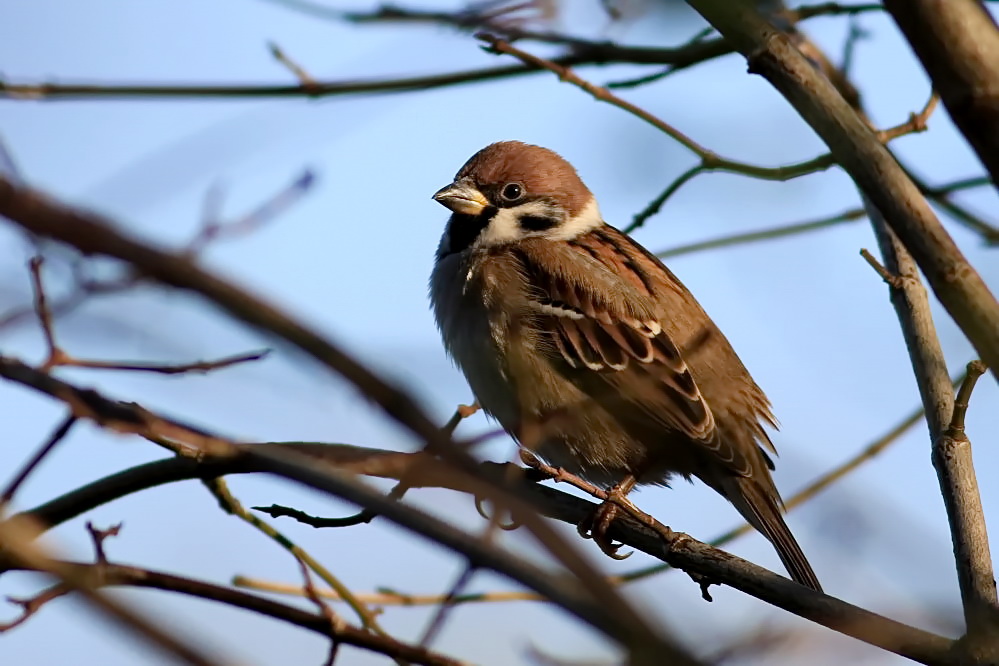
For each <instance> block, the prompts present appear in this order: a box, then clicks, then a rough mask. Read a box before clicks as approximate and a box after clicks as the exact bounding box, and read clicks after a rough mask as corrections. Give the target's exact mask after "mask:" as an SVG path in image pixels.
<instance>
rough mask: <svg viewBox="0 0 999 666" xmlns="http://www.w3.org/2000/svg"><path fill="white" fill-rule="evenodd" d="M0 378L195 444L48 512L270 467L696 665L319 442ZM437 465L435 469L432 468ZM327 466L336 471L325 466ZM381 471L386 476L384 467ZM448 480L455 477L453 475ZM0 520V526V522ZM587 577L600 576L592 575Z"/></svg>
mask: <svg viewBox="0 0 999 666" xmlns="http://www.w3.org/2000/svg"><path fill="white" fill-rule="evenodd" d="M0 376H2V377H5V378H7V379H9V380H11V381H15V382H17V383H20V384H22V385H24V386H27V387H30V388H33V389H35V390H38V391H41V392H43V393H45V394H48V395H50V396H52V397H53V398H56V399H57V400H61V401H63V402H65V403H66V404H67V405H69V406H71V407H72V408H73V409H74V413H77V414H78V415H79V416H81V417H85V418H88V419H90V420H93V421H94V422H96V423H98V424H100V425H101V426H102V427H105V428H108V429H110V430H114V431H117V432H131V433H134V434H138V435H140V436H144V437H147V438H149V439H154V440H158V439H161V438H167V439H170V440H173V441H177V442H179V443H182V444H184V445H187V446H194V447H196V448H197V449H198V450H199V452H200V453H199V455H198V456H197V457H176V458H174V459H172V460H170V461H164V462H173V463H175V464H176V465H177V466H176V467H171V466H169V465H167V466H164V465H162V464H161V466H160V467H158V468H157V467H154V466H144V469H143V473H140V474H138V475H132V476H128V475H126V476H125V477H124V478H122V477H121V475H118V477H117V478H113V479H111V480H110V481H109V482H108V483H107V484H106V485H105V484H100V483H98V484H92V486H98V487H88V488H86V489H83V490H82V492H81V493H79V494H77V495H76V496H75V497H74V498H73V499H72V500H71V506H69V505H66V504H64V503H60V502H58V501H57V502H55V503H53V504H52V506H50V507H49V510H52V509H55V510H56V512H57V513H61V515H62V516H68V515H69V514H74V515H78V512H79V511H80V510H85V509H83V507H84V506H85V503H86V501H95V500H96V501H98V502H107V501H110V500H111V499H114V498H115V497H117V496H121V495H119V494H118V493H121V492H122V491H125V492H126V494H127V493H129V492H136V491H137V490H141V489H142V488H147V487H151V485H159V484H161V483H165V482H169V481H175V480H179V479H180V478H211V477H216V476H222V475H224V474H230V473H239V472H265V473H269V474H274V475H277V476H280V477H284V478H287V479H291V480H294V481H298V482H299V483H302V484H305V485H307V486H310V487H312V488H315V489H317V490H322V491H325V492H327V493H330V494H332V495H334V496H336V497H341V498H343V499H346V500H347V501H351V502H354V503H355V504H358V505H359V506H362V507H366V508H369V509H372V510H374V511H376V512H377V513H379V514H380V515H384V516H385V517H386V518H387V519H388V520H391V521H393V522H395V523H396V524H398V525H400V526H402V527H403V528H405V529H407V530H410V531H412V532H416V533H418V534H421V535H423V536H425V537H428V538H430V539H431V540H433V541H435V542H437V543H438V544H440V545H442V546H443V547H445V548H448V549H450V550H453V551H455V552H457V553H460V554H461V555H463V556H464V557H466V558H467V559H468V560H469V561H471V562H474V563H476V564H477V565H478V566H481V567H484V568H488V569H491V570H494V571H496V572H498V573H501V574H503V575H506V576H507V577H509V578H511V579H513V580H516V581H518V582H520V583H521V584H523V585H525V586H527V587H528V588H531V589H534V590H535V591H537V592H538V593H540V594H542V595H544V596H545V597H546V598H548V599H549V600H551V601H552V602H553V603H555V604H558V605H559V606H561V607H562V608H564V609H565V610H567V611H568V612H570V613H572V614H574V615H576V616H578V617H579V618H580V619H582V620H584V621H586V622H588V623H589V624H591V625H592V626H593V627H594V628H596V629H598V630H599V631H602V632H604V633H606V634H607V635H609V636H610V637H612V638H615V639H616V640H617V641H619V642H620V643H621V644H622V646H624V647H625V648H626V649H628V650H630V651H631V652H632V654H633V655H634V656H635V658H636V659H637V660H638V663H643V664H644V663H650V664H651V663H655V662H652V661H648V660H650V659H652V655H653V654H660V655H661V654H663V653H666V654H673V655H674V658H676V659H677V663H678V664H681V665H683V664H691V665H693V664H696V663H697V662H696V661H694V660H693V659H692V658H690V657H687V656H685V654H684V653H683V652H680V651H679V648H675V647H673V646H672V645H671V644H670V643H669V642H668V640H669V639H668V638H667V637H666V636H664V635H662V634H661V633H658V634H653V635H651V636H648V637H646V636H643V635H642V633H640V632H641V629H642V627H638V628H637V631H636V628H635V627H631V626H622V624H623V623H622V622H621V620H620V619H619V617H618V616H616V615H613V614H612V613H616V612H620V611H619V610H618V608H615V607H616V606H618V605H619V604H623V603H624V602H623V601H618V602H616V603H615V602H613V601H611V600H609V599H607V598H606V597H607V595H606V594H605V593H603V592H602V591H601V589H600V587H598V586H596V585H594V584H593V580H592V579H591V580H587V581H586V582H587V583H588V584H587V585H585V586H584V585H582V584H581V583H582V582H583V581H582V579H581V577H580V576H581V575H588V574H586V572H578V571H574V573H576V574H577V575H576V576H573V577H571V578H568V577H553V576H552V575H551V573H550V572H548V571H546V570H542V569H540V568H537V567H535V566H534V565H531V564H528V563H527V562H525V561H524V560H523V559H522V558H520V557H518V556H515V555H514V554H512V553H510V552H508V551H507V550H506V549H501V548H497V547H496V546H495V545H492V544H486V543H485V542H483V541H482V540H481V539H479V538H477V537H473V536H471V535H468V534H466V533H465V532H464V531H462V530H459V529H456V528H454V527H452V526H450V525H449V524H447V523H445V522H444V521H441V520H439V519H437V518H434V517H433V516H430V515H429V514H426V513H425V512H422V511H420V510H418V509H415V508H413V507H409V506H405V505H402V504H400V503H398V502H397V501H396V500H395V499H394V498H391V497H386V496H384V495H383V494H381V493H380V492H378V491H376V490H374V489H371V488H368V487H367V486H365V485H363V484H360V483H359V482H358V481H357V480H355V479H354V478H353V476H352V475H345V474H344V472H343V471H341V470H339V469H337V468H336V467H331V466H330V465H319V464H317V458H316V454H317V452H318V451H319V449H318V448H317V446H316V445H304V446H302V447H288V446H282V447H278V446H268V445H254V446H248V447H246V446H243V447H239V446H237V445H236V444H235V443H233V442H231V441H229V440H226V439H224V438H221V437H219V436H217V435H211V434H208V433H206V432H204V431H201V430H195V429H193V428H190V427H187V426H184V425H183V424H181V423H179V422H177V421H174V420H171V419H167V418H165V417H161V416H158V415H155V414H153V413H152V412H150V411H149V410H146V409H145V408H143V407H141V406H139V405H137V404H135V403H125V402H118V401H114V400H109V399H108V398H105V397H104V396H102V395H100V394H98V393H97V392H96V391H92V390H89V389H80V388H77V387H75V386H73V385H72V384H69V383H67V382H64V381H62V380H59V379H56V378H54V377H51V376H50V375H47V374H45V373H42V372H40V371H38V370H35V369H33V368H30V367H29V366H26V365H24V364H22V363H20V362H18V361H15V360H13V359H10V358H5V357H0ZM335 451H336V454H337V455H338V456H341V455H343V454H346V458H347V459H348V460H349V461H353V462H359V463H360V464H361V466H362V467H363V465H364V464H365V462H366V461H365V455H364V450H363V449H360V448H359V447H344V448H342V449H336V450H335ZM373 453H374V454H375V456H374V465H375V466H378V465H379V464H380V463H381V462H382V461H381V460H380V457H381V454H383V453H385V452H378V451H375V452H373ZM388 455H389V458H390V461H389V462H390V463H394V464H396V465H398V464H399V462H400V461H406V462H407V463H411V462H412V461H414V460H415V461H416V464H417V467H418V468H419V469H420V470H421V471H424V470H425V469H426V462H427V461H428V458H429V456H428V454H388ZM196 460H214V461H216V464H211V465H209V464H203V463H199V462H196ZM187 463H191V464H193V467H187V466H186V464H187ZM164 467H167V468H168V469H169V470H170V472H169V473H168V475H167V476H166V477H162V476H156V470H162V469H163V468H164ZM438 467H442V466H440V465H438ZM396 469H398V467H396ZM150 470H153V472H154V473H153V475H152V476H151V477H150V476H148V474H149V472H150ZM178 470H181V471H180V476H176V474H178ZM347 470H348V471H349V470H350V466H348V467H347ZM334 471H335V473H331V472H334ZM382 475H387V474H386V473H385V471H384V470H383V473H382ZM439 476H440V477H445V478H447V479H448V480H449V481H448V484H449V485H448V486H446V487H450V484H455V483H458V484H459V485H462V486H463V487H465V488H473V489H474V491H473V492H475V493H476V494H478V493H489V492H490V488H504V489H505V488H508V487H509V485H510V481H511V479H510V478H509V477H508V476H505V475H486V474H483V473H482V472H481V469H480V467H479V466H478V464H476V465H475V466H474V467H473V468H472V470H471V476H468V475H466V473H465V472H464V471H463V470H460V469H457V468H454V467H446V468H443V473H441V474H439ZM394 478H401V479H404V480H405V481H406V483H407V484H408V485H411V486H412V485H415V484H416V482H417V481H419V480H418V479H417V480H414V479H412V478H411V477H410V476H409V475H408V474H407V472H406V470H405V469H403V470H402V475H401V477H400V476H396V477H394ZM452 479H454V480H456V481H452ZM130 484H131V485H130ZM150 484H151V485H150ZM504 493H505V494H499V493H498V492H494V494H493V497H494V499H495V500H496V501H498V502H500V503H501V504H502V505H504V506H509V507H511V508H516V510H517V511H518V514H517V515H518V517H519V518H520V520H521V522H523V523H525V524H529V525H530V526H531V527H533V528H534V532H535V534H538V533H540V534H541V537H540V538H542V539H543V538H545V533H544V532H543V531H542V530H540V529H538V528H537V525H534V524H531V522H530V520H529V515H528V514H527V513H525V512H524V509H521V508H519V507H520V506H522V505H523V506H525V507H526V506H528V505H526V504H523V500H516V501H515V500H514V498H513V497H512V496H509V493H508V492H507V491H504ZM36 518H41V517H40V516H39V517H35V518H30V519H28V518H26V517H25V515H24V514H21V515H20V516H14V517H12V518H11V519H9V520H8V521H7V522H11V523H13V524H17V525H20V524H22V523H23V522H24V521H25V520H28V521H29V524H33V523H34V522H36ZM41 520H42V522H44V523H47V524H51V523H49V521H48V520H47V519H46V518H41ZM2 524H3V523H0V525H2ZM549 529H550V528H549ZM542 543H544V544H545V546H546V547H547V548H549V549H551V546H550V544H549V543H548V542H546V541H542ZM555 554H556V556H559V555H561V553H560V552H558V551H556V553H555ZM0 569H2V567H0ZM592 575H593V576H594V577H597V576H598V575H597V574H596V573H594V574H592ZM599 582H600V584H601V586H603V587H606V588H607V589H609V590H612V591H613V587H612V586H611V585H610V584H609V583H606V581H604V580H603V578H602V577H600V578H599ZM594 588H596V590H595V594H594V593H591V592H589V590H591V589H594ZM615 594H616V593H615ZM591 595H592V596H591ZM594 597H596V598H594ZM645 655H648V656H645Z"/></svg>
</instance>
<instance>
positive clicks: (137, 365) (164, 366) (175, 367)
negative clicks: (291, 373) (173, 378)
mask: <svg viewBox="0 0 999 666" xmlns="http://www.w3.org/2000/svg"><path fill="white" fill-rule="evenodd" d="M270 353H271V350H270V349H260V350H257V351H252V352H244V353H242V354H233V355H232V356H226V357H224V358H219V359H215V360H213V361H194V362H191V363H177V364H170V363H148V362H145V361H96V360H93V359H79V358H71V357H66V358H62V359H61V360H60V361H59V362H58V363H56V365H58V366H72V367H74V368H90V369H93V370H125V371H130V372H151V373H154V374H160V375H180V374H189V373H202V374H204V373H208V372H211V371H213V370H221V369H222V368H229V367H232V366H234V365H239V364H241V363H249V362H250V361H259V360H261V359H263V358H265V357H266V356H267V355H268V354H270Z"/></svg>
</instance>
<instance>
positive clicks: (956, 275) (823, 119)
mask: <svg viewBox="0 0 999 666" xmlns="http://www.w3.org/2000/svg"><path fill="white" fill-rule="evenodd" d="M688 2H689V4H691V5H692V6H693V7H694V8H695V9H696V10H697V11H698V12H700V13H701V14H702V15H703V16H704V17H705V18H707V19H708V21H709V22H710V23H712V25H714V26H715V27H716V28H717V29H718V30H719V32H721V33H722V34H723V35H725V36H726V37H727V38H728V39H730V40H731V41H732V43H733V44H734V45H735V46H736V48H737V49H738V50H739V51H740V52H741V53H743V54H744V55H745V56H746V57H747V59H748V61H749V64H750V70H751V71H753V72H755V73H759V74H762V75H763V76H764V77H766V78H767V79H768V80H769V81H770V82H771V84H773V85H774V87H775V88H776V89H777V90H778V91H780V92H781V93H782V94H783V95H784V96H785V97H786V98H787V99H788V101H789V102H790V103H791V104H792V106H794V107H795V109H796V110H797V111H798V112H799V113H800V114H801V116H802V117H803V118H804V119H805V120H806V121H807V122H808V123H809V124H810V125H811V126H812V127H813V129H815V131H816V132H817V133H818V134H819V136H820V137H822V139H823V140H824V141H825V142H826V144H827V145H828V146H829V147H830V149H831V150H832V154H833V155H834V156H835V158H836V161H837V162H839V163H840V164H841V165H842V166H843V168H844V169H845V170H846V171H847V173H849V174H850V176H851V178H853V180H854V182H856V183H857V185H858V187H860V189H861V190H862V191H863V193H864V194H865V195H866V196H867V197H869V198H870V199H871V202H872V203H873V204H874V205H875V206H876V207H877V209H878V210H879V211H880V212H881V213H882V214H883V215H884V216H885V219H886V221H887V222H888V224H889V225H890V226H891V228H892V230H893V231H894V232H895V233H897V234H898V235H899V238H900V239H901V240H902V242H903V243H904V245H905V247H906V249H908V250H909V251H910V252H912V254H913V256H914V257H915V259H916V261H917V262H918V264H919V267H920V268H921V269H922V270H923V273H924V274H925V275H926V276H927V279H928V280H929V281H930V284H931V285H932V286H933V290H934V293H935V294H936V296H937V298H939V299H940V302H941V303H942V304H943V305H944V307H945V308H946V309H947V311H948V312H949V313H950V314H951V316H952V317H953V318H954V319H955V321H956V322H957V324H958V326H959V327H960V328H961V330H962V331H963V332H964V334H965V335H966V336H967V337H968V339H969V340H970V341H971V343H972V344H973V345H974V347H975V349H976V351H977V352H978V354H979V356H980V357H981V358H982V360H983V361H985V363H986V364H987V365H989V366H990V368H991V369H992V372H993V375H994V376H995V377H996V378H997V379H999V337H997V336H996V335H995V332H996V331H997V330H999V302H997V301H996V298H995V296H993V294H992V292H991V291H990V290H989V288H988V286H987V285H986V284H985V282H984V280H982V278H981V276H980V275H979V274H978V273H977V272H976V271H975V269H974V268H973V267H972V266H971V265H970V264H969V263H968V261H967V259H966V258H965V257H964V255H963V254H962V253H961V251H960V250H959V249H958V247H957V245H956V244H955V243H954V241H953V239H952V238H951V237H950V235H949V234H948V233H947V231H946V230H945V229H944V228H943V226H942V225H941V224H940V222H939V220H937V219H936V216H935V215H934V214H933V211H932V210H931V209H930V207H929V205H928V204H927V203H926V200H925V199H924V198H923V197H922V195H921V194H920V193H919V190H918V188H917V187H916V186H915V185H914V184H913V183H912V181H911V180H910V179H909V178H908V177H907V176H906V175H905V172H904V171H903V170H902V169H901V167H899V165H898V163H897V162H896V161H895V159H894V157H892V155H891V154H890V153H889V152H888V151H887V150H886V149H885V147H884V146H883V145H882V144H881V142H880V141H878V140H877V137H876V136H875V134H874V132H873V131H872V130H871V129H870V128H869V127H868V126H867V124H866V122H865V121H864V119H863V118H861V117H860V116H859V115H858V114H857V112H856V111H855V110H854V109H853V108H851V106H850V104H849V103H848V102H847V101H846V100H845V99H843V97H842V96H841V95H840V93H839V92H837V90H836V89H835V87H834V86H833V85H832V83H830V82H829V81H828V80H827V79H826V78H825V77H824V76H823V75H822V74H821V73H819V72H817V71H816V70H815V68H814V67H813V65H812V63H811V62H809V61H808V60H807V59H806V58H805V57H804V56H803V55H802V54H801V52H800V51H799V50H798V49H797V48H796V47H795V45H794V44H793V43H792V42H791V40H790V39H789V38H788V37H787V36H786V35H784V34H783V33H782V32H781V31H779V30H777V29H775V28H774V27H773V26H771V25H770V24H769V23H767V21H766V20H765V19H763V18H762V17H761V16H760V15H759V14H758V13H756V11H755V10H754V9H753V8H752V7H751V6H749V5H748V4H746V3H742V2H738V3H729V2H725V1H724V0H688Z"/></svg>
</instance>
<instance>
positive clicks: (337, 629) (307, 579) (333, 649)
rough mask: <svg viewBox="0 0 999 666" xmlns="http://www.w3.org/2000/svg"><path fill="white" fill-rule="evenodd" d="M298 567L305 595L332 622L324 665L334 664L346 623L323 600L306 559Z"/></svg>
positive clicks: (299, 561)
mask: <svg viewBox="0 0 999 666" xmlns="http://www.w3.org/2000/svg"><path fill="white" fill-rule="evenodd" d="M298 567H299V569H300V570H301V572H302V582H303V584H302V589H303V590H305V596H306V597H308V599H309V600H310V601H311V602H312V603H313V604H315V605H316V607H317V608H318V609H319V614H320V615H322V616H323V617H324V618H326V621H327V622H329V623H330V650H329V653H328V654H327V656H326V662H325V664H324V665H323V666H333V662H334V661H336V656H337V653H338V652H339V650H340V641H339V640H337V638H336V637H337V636H339V635H340V634H341V633H343V628H344V626H345V624H346V623H345V622H344V621H343V618H341V617H340V616H339V615H337V614H336V613H335V612H333V609H332V608H330V606H329V604H328V603H326V602H325V601H323V599H322V597H321V596H320V594H319V591H318V590H317V589H316V586H315V584H313V582H312V575H311V574H310V573H309V565H308V564H306V563H305V561H303V560H301V559H299V560H298ZM420 647H425V646H420ZM397 660H398V658H397Z"/></svg>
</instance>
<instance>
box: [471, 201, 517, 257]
mask: <svg viewBox="0 0 999 666" xmlns="http://www.w3.org/2000/svg"><path fill="white" fill-rule="evenodd" d="M521 215H522V212H521V208H520V207H517V208H500V209H499V210H497V211H496V214H495V215H494V216H493V219H491V220H489V224H488V225H486V228H485V229H483V230H482V232H481V233H479V237H478V238H477V239H476V240H475V244H476V245H478V246H479V247H490V246H492V245H503V244H505V243H512V242H513V241H515V240H520V239H521V238H523V237H524V230H523V229H521V228H520V222H519V221H518V220H519V219H520V216H521Z"/></svg>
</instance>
